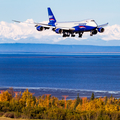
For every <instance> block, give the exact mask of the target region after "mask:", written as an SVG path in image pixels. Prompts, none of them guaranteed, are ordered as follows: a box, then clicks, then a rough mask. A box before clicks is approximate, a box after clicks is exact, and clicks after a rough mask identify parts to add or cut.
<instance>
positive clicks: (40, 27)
mask: <svg viewBox="0 0 120 120" xmlns="http://www.w3.org/2000/svg"><path fill="white" fill-rule="evenodd" d="M36 29H37V30H38V31H43V29H44V27H43V26H38V27H36Z"/></svg>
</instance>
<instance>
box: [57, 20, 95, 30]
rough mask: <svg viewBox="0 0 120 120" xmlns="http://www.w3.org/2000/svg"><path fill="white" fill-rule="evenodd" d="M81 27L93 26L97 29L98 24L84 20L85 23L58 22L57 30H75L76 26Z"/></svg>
mask: <svg viewBox="0 0 120 120" xmlns="http://www.w3.org/2000/svg"><path fill="white" fill-rule="evenodd" d="M79 25H85V26H92V27H97V24H96V22H95V21H94V20H92V19H90V20H84V21H78V22H58V23H57V22H56V23H55V26H56V27H57V28H61V27H62V28H73V27H75V26H79Z"/></svg>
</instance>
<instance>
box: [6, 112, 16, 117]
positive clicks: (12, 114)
mask: <svg viewBox="0 0 120 120" xmlns="http://www.w3.org/2000/svg"><path fill="white" fill-rule="evenodd" d="M4 116H5V117H9V118H14V113H13V112H7V113H5V114H4Z"/></svg>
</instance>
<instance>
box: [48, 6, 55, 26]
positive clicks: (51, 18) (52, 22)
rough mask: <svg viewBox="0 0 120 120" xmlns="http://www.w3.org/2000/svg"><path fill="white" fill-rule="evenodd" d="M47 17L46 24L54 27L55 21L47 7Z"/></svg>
mask: <svg viewBox="0 0 120 120" xmlns="http://www.w3.org/2000/svg"><path fill="white" fill-rule="evenodd" d="M48 17H49V23H48V24H49V25H52V26H54V25H55V23H56V19H55V17H54V15H53V12H52V10H51V9H50V8H49V7H48Z"/></svg>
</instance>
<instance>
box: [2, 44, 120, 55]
mask: <svg viewBox="0 0 120 120" xmlns="http://www.w3.org/2000/svg"><path fill="white" fill-rule="evenodd" d="M3 52H4V53H10V52H17V53H19V52H41V53H42V52H43V53H46V52H47V53H66V52H67V53H91V52H92V53H104V52H105V53H120V46H93V45H58V44H30V43H29V44H27V43H26V44H25V43H13V44H12V43H10V44H0V53H3Z"/></svg>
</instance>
